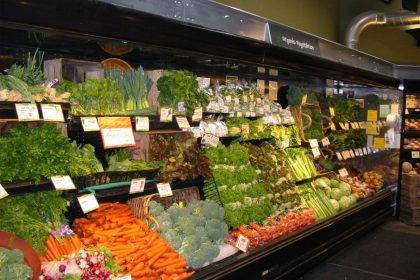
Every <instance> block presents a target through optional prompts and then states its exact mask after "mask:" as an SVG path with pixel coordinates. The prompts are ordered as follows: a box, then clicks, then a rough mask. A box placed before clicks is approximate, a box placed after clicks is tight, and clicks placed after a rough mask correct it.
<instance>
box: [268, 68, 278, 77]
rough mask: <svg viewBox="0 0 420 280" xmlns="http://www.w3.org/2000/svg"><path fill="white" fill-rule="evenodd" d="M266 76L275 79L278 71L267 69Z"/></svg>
mask: <svg viewBox="0 0 420 280" xmlns="http://www.w3.org/2000/svg"><path fill="white" fill-rule="evenodd" d="M268 75H270V76H274V77H277V76H278V75H279V70H277V69H272V68H270V69H268Z"/></svg>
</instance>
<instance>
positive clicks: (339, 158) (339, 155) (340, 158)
mask: <svg viewBox="0 0 420 280" xmlns="http://www.w3.org/2000/svg"><path fill="white" fill-rule="evenodd" d="M335 154H336V155H337V158H338V160H343V156H342V155H341V153H340V152H336V153H335Z"/></svg>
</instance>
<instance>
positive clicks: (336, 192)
mask: <svg viewBox="0 0 420 280" xmlns="http://www.w3.org/2000/svg"><path fill="white" fill-rule="evenodd" d="M343 195H345V194H344V193H343V190H342V189H340V188H333V189H332V190H331V198H332V199H335V200H340V198H341V197H342V196H343Z"/></svg>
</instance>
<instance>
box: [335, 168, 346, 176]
mask: <svg viewBox="0 0 420 280" xmlns="http://www.w3.org/2000/svg"><path fill="white" fill-rule="evenodd" d="M338 174H340V177H347V176H349V173H348V172H347V169H345V168H341V169H339V170H338Z"/></svg>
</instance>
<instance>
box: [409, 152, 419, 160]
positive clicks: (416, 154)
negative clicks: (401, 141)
mask: <svg viewBox="0 0 420 280" xmlns="http://www.w3.org/2000/svg"><path fill="white" fill-rule="evenodd" d="M411 158H420V151H411Z"/></svg>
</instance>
